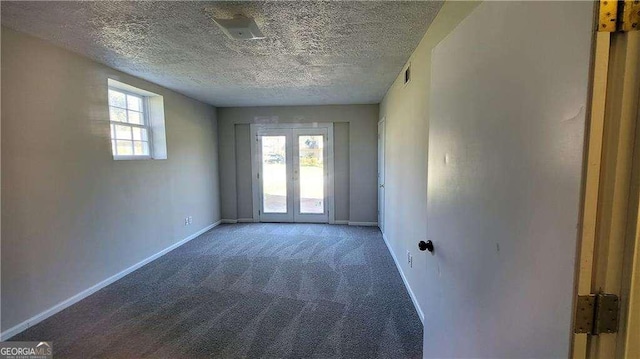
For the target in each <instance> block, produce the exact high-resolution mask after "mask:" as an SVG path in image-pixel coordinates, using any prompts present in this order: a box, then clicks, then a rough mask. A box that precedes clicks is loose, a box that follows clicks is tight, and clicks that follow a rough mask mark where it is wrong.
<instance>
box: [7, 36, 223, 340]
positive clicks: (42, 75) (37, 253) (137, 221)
mask: <svg viewBox="0 0 640 359" xmlns="http://www.w3.org/2000/svg"><path fill="white" fill-rule="evenodd" d="M107 78H113V79H116V80H118V81H122V82H125V83H128V84H131V85H133V86H136V87H139V88H142V89H145V90H148V91H151V92H154V93H157V94H159V95H162V96H164V104H165V120H166V131H167V147H168V159H167V160H145V161H114V160H113V159H112V155H111V145H110V139H109V137H110V133H109V122H108V119H109V113H108V105H107ZM216 122H217V121H216V112H215V108H213V107H211V106H208V105H205V104H202V103H200V102H198V101H195V100H192V99H190V98H187V97H185V96H183V95H180V94H177V93H175V92H173V91H170V90H167V89H165V88H162V87H160V86H157V85H154V84H151V83H149V82H146V81H142V80H140V79H137V78H134V77H131V76H128V75H126V74H123V73H121V72H118V71H116V70H113V69H110V68H108V67H106V66H103V65H100V64H98V63H96V62H93V61H91V60H89V59H87V58H85V57H82V56H79V55H76V54H74V53H71V52H68V51H66V50H63V49H61V48H58V47H55V46H52V45H49V44H47V43H45V42H43V41H41V40H39V39H36V38H34V37H30V36H27V35H24V34H21V33H17V32H14V31H12V30H9V29H6V28H2V126H3V129H2V153H3V155H4V156H3V162H2V193H3V197H2V330H3V331H4V330H7V329H9V328H11V327H13V326H15V325H16V324H18V323H21V322H22V321H24V320H26V319H28V318H30V317H32V316H34V315H36V314H38V313H40V312H42V311H44V310H46V309H48V308H50V307H52V306H54V305H55V304H57V303H59V302H61V301H63V300H65V299H67V298H69V297H71V296H73V295H75V294H77V293H79V292H81V291H83V290H85V289H87V288H89V287H91V286H93V285H94V284H96V283H99V282H101V281H102V280H104V279H106V278H108V277H110V276H112V275H114V274H116V273H118V272H120V271H122V270H124V269H126V268H128V267H129V266H131V265H133V264H135V263H137V262H139V261H141V260H143V259H145V258H147V257H149V256H150V255H152V254H155V253H157V252H159V251H161V250H162V249H164V248H166V247H169V246H170V245H172V244H174V243H176V242H178V241H179V240H181V239H183V238H185V237H188V236H189V235H191V234H193V233H195V232H197V231H198V230H200V229H202V228H204V227H206V226H208V225H211V224H213V223H214V222H216V221H218V220H219V219H220V210H219V189H218V187H219V185H218V155H217V133H216V132H217V130H216V126H217V124H216ZM188 215H191V216H193V224H192V225H191V226H184V217H185V216H188Z"/></svg>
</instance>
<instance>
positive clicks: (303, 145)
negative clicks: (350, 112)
mask: <svg viewBox="0 0 640 359" xmlns="http://www.w3.org/2000/svg"><path fill="white" fill-rule="evenodd" d="M323 139H324V137H323V136H321V135H320V136H298V145H299V148H300V151H299V156H300V157H299V162H300V213H324V163H323V160H324V155H323V146H324V143H323Z"/></svg>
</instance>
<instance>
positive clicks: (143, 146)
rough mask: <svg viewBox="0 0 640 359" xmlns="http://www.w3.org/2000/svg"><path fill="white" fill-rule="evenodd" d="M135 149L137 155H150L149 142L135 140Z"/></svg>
mask: <svg viewBox="0 0 640 359" xmlns="http://www.w3.org/2000/svg"><path fill="white" fill-rule="evenodd" d="M133 151H134V154H135V155H137V156H148V155H149V142H144V141H133Z"/></svg>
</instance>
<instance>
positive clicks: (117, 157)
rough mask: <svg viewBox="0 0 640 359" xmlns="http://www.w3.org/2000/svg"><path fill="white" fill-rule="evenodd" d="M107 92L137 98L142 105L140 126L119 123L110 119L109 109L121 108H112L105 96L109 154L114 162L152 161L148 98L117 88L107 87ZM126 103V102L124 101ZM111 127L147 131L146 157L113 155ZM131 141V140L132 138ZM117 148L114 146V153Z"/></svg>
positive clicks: (151, 135) (127, 109) (126, 109)
mask: <svg viewBox="0 0 640 359" xmlns="http://www.w3.org/2000/svg"><path fill="white" fill-rule="evenodd" d="M108 90H111V91H116V92H119V93H122V94H125V95H128V96H133V97H137V98H139V99H140V100H141V103H142V122H143V124H142V125H139V124H135V123H130V122H121V121H114V120H113V119H112V118H111V107H114V108H119V109H123V108H122V107H118V106H112V105H111V103H109V97H108V96H107V105H108V107H109V131H110V136H109V137H110V141H111V153H112V155H113V159H114V160H150V159H153V143H152V141H153V133H152V129H151V125H150V121H149V96H145V95H141V94H138V93H134V92H131V91H127V90H123V89H121V88H117V87H113V86H108ZM107 93H108V91H107ZM125 101H126V100H125ZM123 110H125V111H129V108H128V105H127V108H124V109H123ZM128 119H129V114H128V113H127V120H128ZM111 125H119V126H128V127H136V128H143V129H145V130H147V145H148V150H149V154H148V155H118V154H116V153H113V149H114V145H113V141H114V140H117V139H115V138H114V137H113V133H112V132H111ZM132 141H133V138H132ZM117 148H118V146H117V145H116V146H115V149H116V152H117Z"/></svg>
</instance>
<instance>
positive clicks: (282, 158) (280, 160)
mask: <svg viewBox="0 0 640 359" xmlns="http://www.w3.org/2000/svg"><path fill="white" fill-rule="evenodd" d="M286 143H287V137H286V136H262V193H263V194H262V204H263V208H262V210H263V212H264V213H287V161H286Z"/></svg>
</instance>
